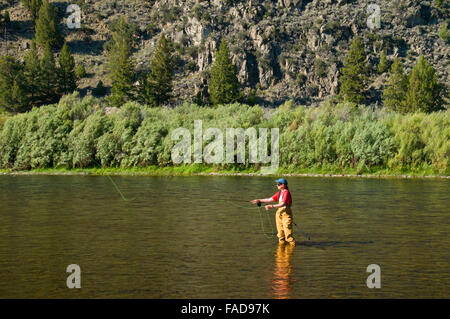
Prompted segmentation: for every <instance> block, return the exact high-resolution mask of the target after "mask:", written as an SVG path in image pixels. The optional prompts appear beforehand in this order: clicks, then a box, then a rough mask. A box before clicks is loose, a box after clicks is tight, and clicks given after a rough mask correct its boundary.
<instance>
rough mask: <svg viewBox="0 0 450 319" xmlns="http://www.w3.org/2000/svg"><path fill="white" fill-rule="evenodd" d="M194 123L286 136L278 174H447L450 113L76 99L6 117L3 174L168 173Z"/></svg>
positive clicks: (0, 156)
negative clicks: (64, 170) (155, 169)
mask: <svg viewBox="0 0 450 319" xmlns="http://www.w3.org/2000/svg"><path fill="white" fill-rule="evenodd" d="M195 120H202V126H203V127H202V129H203V133H204V132H205V130H206V129H207V128H209V127H216V128H219V129H221V130H222V132H223V134H224V138H225V133H226V129H227V128H237V127H240V128H244V129H247V128H250V127H254V128H256V129H258V128H269V129H270V128H279V130H280V131H279V132H280V167H281V168H283V169H287V170H292V171H295V170H301V169H310V168H319V169H331V170H336V171H339V170H346V169H352V170H356V171H357V172H370V171H376V170H379V169H388V170H392V171H402V170H407V171H420V170H430V169H431V170H433V171H434V172H436V173H440V174H449V162H448V155H449V149H450V113H449V111H439V112H434V113H430V114H425V113H412V114H400V113H395V112H388V111H385V110H376V111H372V110H371V109H369V108H366V107H361V106H357V105H356V104H354V103H341V104H337V105H332V104H331V103H324V104H323V105H322V106H320V107H315V108H313V107H303V106H294V105H293V103H292V102H291V101H288V102H286V103H285V104H284V105H282V106H280V107H279V108H278V109H263V108H261V107H259V106H248V105H242V104H238V103H234V104H230V105H218V106H215V107H208V108H206V107H201V106H198V105H195V104H189V103H184V104H183V105H182V106H179V107H176V108H173V109H169V108H152V107H148V106H142V105H139V104H137V103H135V102H129V103H126V104H124V105H123V106H122V107H121V108H120V109H118V108H112V109H111V108H105V107H103V106H102V101H101V100H98V99H96V98H93V97H85V98H83V99H82V98H80V97H79V96H78V94H76V93H75V94H73V95H68V96H65V97H63V98H62V99H61V101H60V102H59V103H58V104H57V105H48V106H44V107H40V108H35V109H33V110H31V111H30V112H27V113H23V114H18V115H16V116H13V117H9V118H8V119H7V120H6V122H4V124H3V126H2V127H0V168H2V169H5V168H11V169H33V168H47V167H48V168H50V167H61V166H64V167H68V168H72V167H82V168H86V167H93V166H99V165H101V166H103V167H122V168H129V167H145V166H149V165H158V166H170V165H173V163H172V160H171V152H172V148H173V146H174V145H175V144H176V143H178V141H173V140H172V139H171V132H172V131H173V130H174V129H176V128H179V127H184V128H187V129H189V130H190V131H191V135H192V139H193V135H194V134H193V133H194V121H195ZM208 142H209V141H203V145H204V146H206V144H208ZM192 147H193V142H192ZM224 149H225V145H224ZM269 149H270V145H269ZM235 153H236V150H235ZM235 155H236V154H235ZM224 158H225V156H224ZM246 159H247V162H246V163H245V164H227V165H225V164H224V166H223V167H225V168H228V169H229V168H235V169H238V170H239V169H249V168H253V167H254V166H253V164H251V163H248V147H247V148H246Z"/></svg>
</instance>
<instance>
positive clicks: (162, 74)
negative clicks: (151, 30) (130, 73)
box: [143, 34, 174, 106]
mask: <svg viewBox="0 0 450 319" xmlns="http://www.w3.org/2000/svg"><path fill="white" fill-rule="evenodd" d="M173 63H174V61H173V47H172V45H171V43H170V42H169V41H168V40H167V39H166V37H165V36H164V34H162V35H161V37H160V39H159V41H158V45H157V47H156V49H155V52H154V53H153V57H152V60H151V61H150V73H149V74H148V76H147V79H145V80H144V83H143V87H144V96H145V99H146V101H145V102H146V103H148V104H149V105H152V106H159V105H161V104H163V103H166V102H168V101H169V100H170V98H171V96H172V79H173V74H172V73H173Z"/></svg>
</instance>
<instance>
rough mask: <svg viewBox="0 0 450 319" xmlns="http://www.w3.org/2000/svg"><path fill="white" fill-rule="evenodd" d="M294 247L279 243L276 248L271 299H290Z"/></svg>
mask: <svg viewBox="0 0 450 319" xmlns="http://www.w3.org/2000/svg"><path fill="white" fill-rule="evenodd" d="M294 249H295V247H294V246H292V245H286V244H282V243H279V244H278V247H277V253H276V259H275V270H274V273H273V279H272V290H273V298H276V299H287V298H291V292H292V279H291V272H292V254H293V252H294Z"/></svg>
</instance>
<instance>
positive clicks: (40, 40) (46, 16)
mask: <svg viewBox="0 0 450 319" xmlns="http://www.w3.org/2000/svg"><path fill="white" fill-rule="evenodd" d="M61 42H62V36H61V31H60V30H59V26H58V21H57V15H56V9H55V7H53V5H52V4H50V3H49V2H48V0H44V1H43V2H42V5H41V8H40V9H39V16H38V19H37V21H36V43H37V44H38V45H39V46H41V47H44V48H45V47H46V46H47V44H49V45H50V46H51V47H52V48H58V47H59V46H60V45H61Z"/></svg>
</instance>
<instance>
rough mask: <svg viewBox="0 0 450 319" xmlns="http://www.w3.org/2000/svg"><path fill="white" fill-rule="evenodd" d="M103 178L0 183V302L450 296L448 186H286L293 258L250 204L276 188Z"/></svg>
mask: <svg viewBox="0 0 450 319" xmlns="http://www.w3.org/2000/svg"><path fill="white" fill-rule="evenodd" d="M112 180H113V182H114V183H115V184H116V185H117V187H118V188H119V189H120V191H121V192H122V194H123V196H124V197H125V198H126V199H127V200H124V199H123V198H122V196H121V195H120V193H119V192H118V191H117V190H116V188H115V186H114V184H113V183H112V182H111V180H110V179H109V178H108V177H105V176H0V190H1V191H0V298H431V297H438V298H442V297H443V298H449V297H450V252H449V249H448V248H449V246H450V245H449V244H450V236H449V234H450V219H449V217H450V211H449V207H450V192H449V186H450V181H448V180H440V179H427V180H425V179H358V178H318V177H312V178H309V177H302V178H300V177H298V178H294V177H292V178H289V179H288V181H289V189H290V190H291V193H292V196H293V212H294V221H295V222H296V223H297V225H298V226H300V228H301V229H302V230H303V231H304V232H306V233H308V234H309V235H310V237H311V240H312V241H311V242H309V241H307V240H306V239H305V237H304V236H302V234H301V233H300V232H299V231H297V229H296V228H294V236H295V237H296V239H297V242H298V244H297V246H296V247H295V248H292V247H290V246H284V245H282V246H279V245H278V243H277V239H276V238H274V237H273V236H272V230H273V227H274V220H273V218H274V211H273V210H272V211H271V212H270V213H266V212H265V211H260V210H258V209H257V208H254V206H251V205H250V204H248V203H247V201H249V200H251V199H254V198H263V197H269V196H272V195H273V194H274V193H275V192H276V187H275V185H274V182H273V178H268V177H223V176H222V177H206V176H205V177H203V176H197V177H132V176H129V177H118V176H115V177H112ZM250 207H252V208H253V209H249V208H250ZM267 214H269V215H267ZM268 217H270V218H269V219H268ZM71 264H77V265H79V267H80V269H81V289H68V288H67V286H66V280H67V277H68V276H69V275H70V273H67V272H66V268H67V266H68V265H71ZM370 264H377V265H379V267H380V274H381V276H380V282H381V288H379V289H377V288H374V289H369V288H368V287H367V284H366V280H367V278H368V276H370V275H371V273H369V272H367V266H368V265H370Z"/></svg>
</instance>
